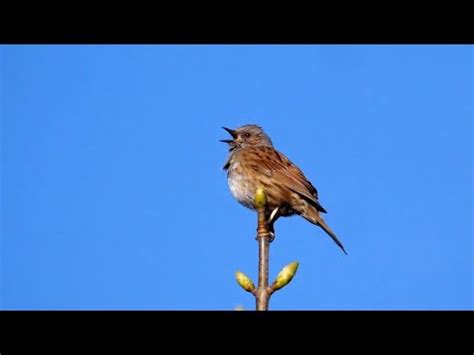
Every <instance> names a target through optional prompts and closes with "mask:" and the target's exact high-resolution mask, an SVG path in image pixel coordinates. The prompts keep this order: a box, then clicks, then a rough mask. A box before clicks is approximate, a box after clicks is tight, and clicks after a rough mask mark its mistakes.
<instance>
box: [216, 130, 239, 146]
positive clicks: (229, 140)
mask: <svg viewBox="0 0 474 355" xmlns="http://www.w3.org/2000/svg"><path fill="white" fill-rule="evenodd" d="M222 128H223V129H225V130H226V131H227V132H229V134H230V135H231V136H232V138H234V139H235V138H237V132H235V131H234V130H233V129H230V128H227V127H222ZM233 141H234V140H233V139H221V140H220V141H219V142H223V143H231V142H233Z"/></svg>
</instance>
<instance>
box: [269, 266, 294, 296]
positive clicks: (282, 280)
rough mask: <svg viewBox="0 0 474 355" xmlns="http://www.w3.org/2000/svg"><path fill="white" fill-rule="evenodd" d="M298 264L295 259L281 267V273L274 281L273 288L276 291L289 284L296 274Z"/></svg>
mask: <svg viewBox="0 0 474 355" xmlns="http://www.w3.org/2000/svg"><path fill="white" fill-rule="evenodd" d="M298 266H299V263H298V262H297V261H294V262H292V263H290V264H288V265H286V266H285V267H284V268H283V269H281V271H280V273H279V274H278V275H277V277H276V280H275V281H274V282H273V285H272V287H273V289H274V290H275V291H276V290H279V289H280V288H283V287H285V286H286V285H288V284H289V283H290V281H291V280H292V279H293V277H294V276H295V274H296V271H297V270H298Z"/></svg>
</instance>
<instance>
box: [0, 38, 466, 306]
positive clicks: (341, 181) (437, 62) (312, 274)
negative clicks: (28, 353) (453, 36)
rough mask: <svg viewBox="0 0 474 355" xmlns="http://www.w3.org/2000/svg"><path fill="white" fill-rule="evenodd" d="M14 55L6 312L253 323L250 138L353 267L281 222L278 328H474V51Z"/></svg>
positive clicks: (319, 239)
mask: <svg viewBox="0 0 474 355" xmlns="http://www.w3.org/2000/svg"><path fill="white" fill-rule="evenodd" d="M0 51H1V52H0V63H1V64H0V65H1V71H0V74H1V77H0V84H1V87H0V90H1V96H0V97H1V101H0V103H1V111H0V112H1V124H2V136H1V137H2V138H1V139H2V140H1V143H2V144H1V150H2V162H1V163H2V164H1V172H2V173H1V175H2V176H1V178H2V191H1V193H2V195H1V200H2V229H1V238H2V245H1V252H2V255H1V256H2V272H1V277H2V278H1V295H2V308H4V309H158V310H208V309H210V310H232V309H234V307H236V306H237V305H242V306H244V307H245V308H246V309H253V308H254V300H253V297H252V296H251V295H250V294H248V293H245V292H244V291H243V290H241V289H240V288H239V286H238V285H237V284H236V282H235V280H234V272H235V271H236V270H241V271H244V272H246V273H247V274H248V275H250V276H251V277H252V278H253V279H254V281H256V274H257V272H256V271H257V243H256V241H255V239H254V236H255V227H256V225H255V222H256V216H255V215H254V214H253V212H251V211H249V210H247V209H245V208H244V207H242V206H241V205H239V204H238V203H237V202H236V201H234V199H233V198H232V196H231V194H230V192H229V190H228V187H227V182H226V174H225V172H224V171H222V170H221V168H222V165H223V163H224V161H225V158H226V155H227V151H226V147H225V146H224V145H223V144H222V143H220V142H218V140H219V139H224V138H227V134H226V132H224V131H223V130H222V129H221V126H227V127H236V126H239V125H242V124H246V123H256V124H259V125H261V126H262V127H263V128H264V129H265V130H266V131H267V133H268V134H269V135H270V136H271V137H272V139H273V142H274V144H275V146H276V147H277V149H279V150H281V151H282V152H284V153H285V154H286V155H287V156H288V157H289V158H290V159H291V160H293V161H294V162H295V163H296V164H298V165H299V166H300V167H301V168H302V169H303V171H304V172H305V173H306V175H307V176H308V178H309V179H310V180H311V181H312V182H313V184H314V185H315V186H316V187H317V188H318V190H319V193H320V200H321V203H322V204H323V206H324V207H325V208H326V209H327V210H328V214H327V216H326V220H327V222H328V224H329V225H330V226H331V227H332V228H333V229H334V230H335V231H336V233H337V234H338V235H339V236H340V238H341V240H342V241H343V242H344V245H345V247H346V249H347V251H348V253H349V255H348V256H345V255H344V254H343V253H342V252H341V251H340V250H339V249H338V247H337V246H336V245H335V244H334V243H333V242H332V241H331V240H330V238H329V237H327V236H326V235H325V234H324V233H323V232H322V230H321V229H319V228H316V227H314V226H313V225H310V224H309V223H307V222H306V221H304V220H303V219H301V218H299V217H292V218H287V219H282V220H280V221H279V222H278V223H277V226H276V228H277V236H276V239H275V241H274V242H273V243H272V246H271V266H270V273H271V278H272V279H273V278H274V277H275V275H276V273H277V272H278V271H279V269H280V268H281V267H282V266H284V265H285V264H287V263H289V262H291V261H293V260H298V261H299V262H300V268H299V270H298V274H297V275H296V277H295V279H294V280H293V282H292V283H291V284H290V285H289V286H288V287H286V288H285V289H283V290H281V291H279V292H278V293H276V294H275V295H274V296H273V298H272V301H271V305H270V307H271V309H275V310H282V309H298V310H300V309H311V310H313V309H314V310H318V309H322V310H328V309H331V310H332V309H336V310H345V309H349V310H359V309H369V310H370V309H390V310H392V309H472V304H473V294H472V284H473V263H472V261H473V260H472V256H473V245H472V222H471V220H472V197H473V194H472V114H473V111H472V108H473V107H472V102H473V92H472V82H473V57H472V47H469V46H256V45H254V46H217V45H216V46H138V45H137V46H3V47H0Z"/></svg>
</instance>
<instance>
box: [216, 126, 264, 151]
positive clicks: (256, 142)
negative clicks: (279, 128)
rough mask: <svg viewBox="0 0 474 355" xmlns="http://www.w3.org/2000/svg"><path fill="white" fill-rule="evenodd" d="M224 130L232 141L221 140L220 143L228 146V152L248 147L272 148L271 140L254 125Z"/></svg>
mask: <svg viewBox="0 0 474 355" xmlns="http://www.w3.org/2000/svg"><path fill="white" fill-rule="evenodd" d="M222 128H224V129H225V130H226V131H227V132H229V134H230V135H231V136H232V139H222V140H221V142H223V143H227V144H229V150H230V151H232V150H234V149H238V148H245V147H250V146H262V145H263V146H268V147H273V144H272V140H271V139H270V137H269V136H267V135H266V133H265V132H264V131H263V129H262V128H261V127H259V126H257V125H254V124H248V125H244V126H241V127H239V128H236V129H230V128H226V127H222Z"/></svg>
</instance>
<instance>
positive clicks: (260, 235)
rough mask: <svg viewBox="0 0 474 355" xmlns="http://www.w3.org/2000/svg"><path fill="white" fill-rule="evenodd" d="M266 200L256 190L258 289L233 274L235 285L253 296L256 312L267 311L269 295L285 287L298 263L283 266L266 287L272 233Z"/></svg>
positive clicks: (263, 195)
mask: <svg viewBox="0 0 474 355" xmlns="http://www.w3.org/2000/svg"><path fill="white" fill-rule="evenodd" d="M266 203H267V199H266V195H265V191H264V190H263V189H262V188H260V189H257V193H256V195H255V207H256V209H257V216H258V226H257V238H256V239H257V241H258V287H257V288H255V285H254V284H253V282H252V280H251V279H250V278H249V277H248V276H247V275H245V274H244V273H242V272H240V271H237V272H236V274H235V277H236V280H237V283H238V284H239V285H240V287H242V288H243V289H244V290H245V291H247V292H250V293H252V294H253V295H254V296H255V301H256V309H257V311H267V310H268V304H269V302H270V297H271V295H272V294H273V293H274V292H275V291H277V290H280V289H281V288H283V287H285V286H286V285H287V284H288V283H289V282H290V281H291V280H292V278H293V277H294V276H295V274H296V270H297V269H298V263H297V262H292V263H290V264H288V265H287V266H285V267H284V268H283V269H282V270H281V271H280V273H279V274H278V276H277V277H276V279H275V281H274V282H273V283H272V284H271V286H269V285H268V271H269V268H270V267H269V259H270V243H271V242H272V240H273V237H274V235H273V233H270V230H269V228H268V224H269V221H267V219H266V216H265V215H266V214H265V207H266ZM277 212H278V210H276V212H275V211H273V212H272V213H271V216H270V220H271V219H272V218H273V217H274V216H275V214H276V213H277Z"/></svg>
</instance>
